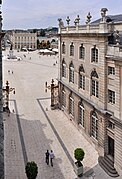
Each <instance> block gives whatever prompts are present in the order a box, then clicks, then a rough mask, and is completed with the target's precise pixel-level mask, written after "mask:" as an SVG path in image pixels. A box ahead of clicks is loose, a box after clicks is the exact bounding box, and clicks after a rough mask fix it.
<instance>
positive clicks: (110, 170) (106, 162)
mask: <svg viewBox="0 0 122 179" xmlns="http://www.w3.org/2000/svg"><path fill="white" fill-rule="evenodd" d="M98 162H99V164H100V166H101V167H102V168H103V170H104V171H105V172H106V173H107V174H108V175H109V176H111V177H118V176H119V175H118V173H117V171H116V169H115V168H114V164H113V162H112V161H111V160H110V159H109V158H108V157H101V156H100V157H99V158H98Z"/></svg>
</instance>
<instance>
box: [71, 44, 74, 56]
mask: <svg viewBox="0 0 122 179" xmlns="http://www.w3.org/2000/svg"><path fill="white" fill-rule="evenodd" d="M70 56H74V44H73V42H72V43H71V45H70Z"/></svg>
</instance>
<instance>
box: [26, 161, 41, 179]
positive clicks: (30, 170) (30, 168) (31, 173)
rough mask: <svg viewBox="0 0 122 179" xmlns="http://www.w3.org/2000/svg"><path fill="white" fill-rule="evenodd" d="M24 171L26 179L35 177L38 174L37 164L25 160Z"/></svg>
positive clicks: (34, 178)
mask: <svg viewBox="0 0 122 179" xmlns="http://www.w3.org/2000/svg"><path fill="white" fill-rule="evenodd" d="M25 172H26V175H27V178H28V179H36V177H37V174H38V167H37V164H36V163H35V162H33V161H31V162H27V165H26V167H25Z"/></svg>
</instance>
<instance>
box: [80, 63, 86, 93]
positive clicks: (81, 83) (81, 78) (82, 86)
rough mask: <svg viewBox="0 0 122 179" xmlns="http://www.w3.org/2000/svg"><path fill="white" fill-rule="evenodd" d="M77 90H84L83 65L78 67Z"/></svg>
mask: <svg viewBox="0 0 122 179" xmlns="http://www.w3.org/2000/svg"><path fill="white" fill-rule="evenodd" d="M79 88H81V89H83V90H85V71H84V68H83V65H81V66H80V67H79Z"/></svg>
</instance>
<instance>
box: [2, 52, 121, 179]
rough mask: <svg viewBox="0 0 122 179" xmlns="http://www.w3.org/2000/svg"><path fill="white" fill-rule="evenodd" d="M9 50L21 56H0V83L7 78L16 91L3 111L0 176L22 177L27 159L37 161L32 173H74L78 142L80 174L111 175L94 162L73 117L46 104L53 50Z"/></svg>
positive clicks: (58, 177) (49, 176) (62, 178)
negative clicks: (49, 155) (1, 170)
mask: <svg viewBox="0 0 122 179" xmlns="http://www.w3.org/2000/svg"><path fill="white" fill-rule="evenodd" d="M14 53H15V55H16V54H17V55H18V56H20V57H21V58H22V60H20V61H15V60H6V59H5V60H4V61H3V74H4V80H3V82H4V83H3V86H5V82H6V80H8V81H9V84H10V87H14V88H15V94H13V93H12V92H11V93H10V103H9V106H10V111H11V113H10V116H8V114H7V113H4V128H5V140H4V144H5V145H4V147H5V149H4V151H5V158H4V159H5V179H26V175H25V165H26V163H27V161H35V162H36V163H37V165H38V176H37V179H77V176H76V174H75V172H74V169H73V164H74V161H75V160H74V150H75V149H76V148H77V147H81V148H83V149H84V151H85V157H84V160H83V165H84V176H83V177H81V178H84V179H85V178H88V179H92V178H95V179H110V178H111V177H109V176H108V175H107V174H106V173H105V172H104V171H103V170H102V169H101V167H100V166H99V164H98V153H97V151H96V150H95V148H94V146H93V145H91V144H90V143H89V142H88V141H87V140H86V137H85V136H84V135H83V134H82V133H81V131H79V130H78V128H77V126H76V125H75V124H74V123H73V121H70V120H69V119H68V118H67V116H66V115H65V114H64V113H63V111H61V110H58V109H57V110H51V109H50V90H49V89H48V90H47V92H46V91H45V82H47V83H48V85H50V83H51V80H52V79H55V83H56V82H57V81H56V79H57V77H58V73H59V71H58V64H59V62H58V56H45V55H44V56H43V55H41V56H39V54H38V52H37V51H34V52H29V53H28V52H16V51H15V52H14ZM3 54H6V55H7V54H8V51H5V52H4V53H3ZM25 55H26V57H24V56H25ZM30 57H31V59H30ZM56 62H57V63H56ZM54 63H55V65H54ZM8 70H10V72H8ZM12 71H13V74H12ZM47 149H48V150H53V151H54V154H55V159H54V166H53V167H51V166H47V165H46V163H45V152H46V150H47ZM93 175H94V177H93ZM120 178H121V177H118V179H120Z"/></svg>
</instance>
